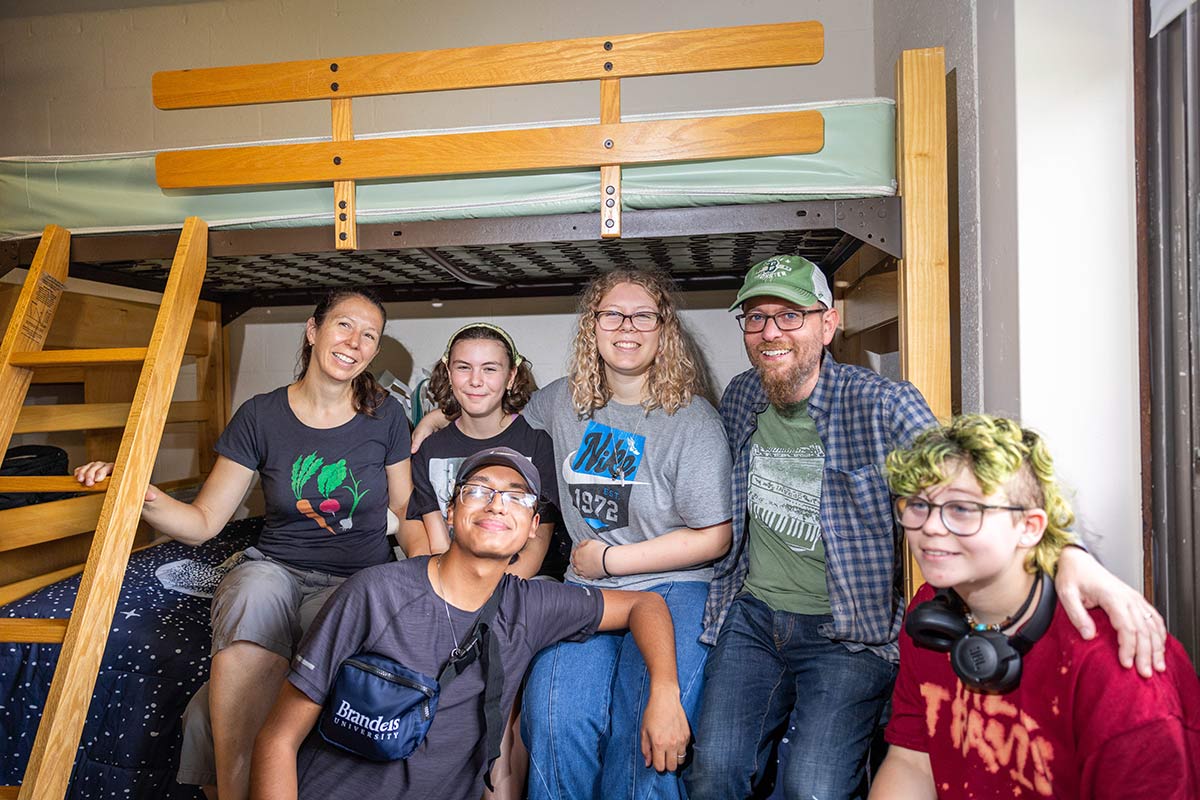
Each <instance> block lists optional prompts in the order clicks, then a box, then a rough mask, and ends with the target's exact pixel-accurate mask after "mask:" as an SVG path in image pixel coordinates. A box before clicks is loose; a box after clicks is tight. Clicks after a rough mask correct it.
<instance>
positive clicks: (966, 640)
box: [904, 572, 1058, 694]
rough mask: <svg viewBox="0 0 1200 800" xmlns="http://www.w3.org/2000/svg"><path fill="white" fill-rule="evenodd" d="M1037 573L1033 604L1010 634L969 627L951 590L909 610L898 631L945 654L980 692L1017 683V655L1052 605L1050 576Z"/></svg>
mask: <svg viewBox="0 0 1200 800" xmlns="http://www.w3.org/2000/svg"><path fill="white" fill-rule="evenodd" d="M1039 574H1040V575H1041V581H1040V584H1041V596H1040V597H1039V598H1038V602H1037V607H1036V608H1034V610H1033V616H1031V617H1030V618H1029V621H1028V622H1026V623H1025V624H1024V625H1022V626H1021V627H1020V628H1019V629H1018V630H1017V632H1016V633H1014V634H1013V635H1012V636H1008V635H1007V634H1005V633H1004V632H1003V631H994V630H975V629H974V628H972V626H971V625H969V624H968V623H967V620H966V613H967V607H966V604H965V603H964V602H963V600H962V598H961V597H959V596H958V593H957V592H955V591H954V590H953V589H939V590H938V591H937V594H935V595H934V596H933V599H931V600H928V601H926V602H924V603H921V604H920V605H919V606H917V607H916V608H914V609H913V610H912V611H910V612H909V614H908V619H907V620H906V621H905V623H904V630H905V631H907V632H908V635H909V636H911V637H912V640H913V642H915V643H916V644H917V646H918V647H924V648H926V649H928V650H936V651H938V652H939V653H949V654H950V664H951V666H953V667H954V674H955V675H957V676H958V677H959V679H960V680H962V682H963V684H964V685H965V686H966V687H967V688H968V689H971V690H972V691H975V692H983V693H985V694H1004V693H1005V692H1011V691H1012V690H1013V689H1016V688H1017V686H1018V685H1019V684H1020V683H1021V656H1023V655H1025V654H1026V653H1028V652H1029V649H1030V648H1031V647H1033V645H1034V643H1035V642H1037V640H1038V639H1040V638H1042V636H1043V635H1044V634H1045V633H1046V630H1047V629H1048V628H1049V627H1050V622H1051V620H1053V619H1054V609H1055V606H1057V605H1058V595H1057V594H1056V593H1055V591H1054V580H1053V579H1052V578H1051V577H1050V576H1049V575H1047V574H1046V573H1044V572H1042V573H1039ZM1036 585H1037V584H1035V587H1036ZM1032 596H1033V595H1032V594H1031V595H1030V597H1031V598H1032ZM1023 613H1024V611H1023V610H1022V611H1021V612H1018V614H1017V616H1020V615H1021V614H1023Z"/></svg>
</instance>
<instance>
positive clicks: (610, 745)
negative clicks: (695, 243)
mask: <svg viewBox="0 0 1200 800" xmlns="http://www.w3.org/2000/svg"><path fill="white" fill-rule="evenodd" d="M700 387H701V378H700V372H699V368H698V365H697V363H696V361H695V360H694V359H693V357H692V356H691V354H690V352H689V348H688V346H687V343H686V340H685V337H684V333H683V329H682V326H681V324H680V320H679V317H678V314H677V303H676V298H675V296H674V291H673V287H672V285H671V282H670V279H669V278H668V277H667V276H666V275H664V274H662V273H657V272H643V271H633V270H618V271H615V272H610V273H606V274H604V275H602V276H600V277H599V278H597V279H595V280H593V281H592V283H591V284H589V286H588V287H587V288H586V289H585V290H584V292H583V295H582V297H581V299H580V314H579V326H578V330H577V333H576V335H575V343H574V348H573V352H572V356H571V366H570V370H569V376H568V377H567V378H563V379H561V380H558V381H556V382H554V383H552V384H550V385H549V386H547V387H545V388H544V389H542V390H540V391H538V392H537V393H536V394H535V395H534V396H533V399H532V400H531V401H530V402H529V405H527V406H526V407H525V411H524V414H525V417H526V419H527V420H528V421H529V423H530V424H531V425H532V426H533V427H535V428H543V429H545V430H547V431H549V432H550V436H551V438H552V439H553V441H554V455H555V461H556V463H558V464H560V465H561V467H560V468H561V470H562V472H561V480H560V482H559V495H560V498H561V503H560V505H561V508H562V513H563V517H564V519H565V522H566V526H567V530H568V531H569V533H570V535H571V539H572V540H573V542H574V549H573V552H572V557H571V568H570V569H569V570H568V572H567V576H566V579H567V581H569V582H574V583H581V584H587V585H592V586H598V587H600V588H604V589H609V588H612V589H642V590H647V591H654V592H657V593H659V594H661V595H662V596H663V597H664V598H665V599H666V601H667V605H668V606H669V608H670V610H671V616H672V618H673V620H674V623H675V650H676V660H677V667H678V671H679V686H680V693H681V701H682V704H683V708H684V710H685V711H686V713H687V715H688V718H689V720H694V719H695V714H696V712H697V709H698V705H699V701H700V693H701V692H700V690H701V684H702V680H703V674H704V663H705V659H706V658H707V651H708V647H707V645H703V644H701V643H700V641H699V636H700V632H701V630H702V626H701V618H702V616H703V611H704V601H705V597H706V596H707V593H708V583H709V581H710V580H711V578H712V562H713V561H714V560H715V559H717V558H719V557H720V556H722V555H724V553H725V552H726V550H728V548H729V542H730V536H731V528H730V517H731V510H730V507H731V504H730V456H729V449H728V445H727V444H726V441H725V435H724V431H723V429H722V427H721V420H720V417H719V416H718V415H717V412H716V411H715V410H714V409H713V407H712V406H711V405H710V404H709V403H708V402H707V401H706V400H704V399H703V398H702V397H700V396H699V392H700ZM648 691H649V685H648V683H647V679H646V667H645V664H644V662H643V661H642V658H641V656H640V655H639V653H638V650H637V648H636V646H635V645H634V643H633V641H632V640H631V639H630V637H629V636H628V635H627V634H626V635H617V634H604V635H599V636H595V637H593V638H592V639H590V640H589V641H587V642H582V643H575V642H564V643H561V644H558V645H555V646H554V647H551V648H549V649H547V650H545V651H543V652H542V653H541V654H539V655H538V657H537V658H536V659H535V660H534V664H533V667H532V668H531V670H530V674H529V680H528V683H527V685H526V688H525V699H524V710H523V720H522V733H523V735H524V739H525V744H526V746H527V747H528V748H529V751H530V758H531V769H530V773H529V798H530V800H549V798H586V797H628V796H635V797H639V798H640V797H652V798H679V797H683V796H684V790H683V785H682V782H681V781H679V779H678V778H677V777H676V774H675V773H672V772H667V773H663V774H659V773H657V772H655V771H654V770H653V769H651V768H648V767H646V766H645V764H644V763H643V761H642V758H641V757H640V754H639V743H638V741H637V737H638V723H637V717H638V712H639V709H641V708H642V707H644V705H645V693H647V692H648ZM597 754H599V759H597V757H596V756H597ZM631 789H632V792H631Z"/></svg>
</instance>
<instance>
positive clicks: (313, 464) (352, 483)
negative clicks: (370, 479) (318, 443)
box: [292, 452, 370, 534]
mask: <svg viewBox="0 0 1200 800" xmlns="http://www.w3.org/2000/svg"><path fill="white" fill-rule="evenodd" d="M313 475H316V476H317V491H318V492H319V493H320V495H321V497H323V498H325V499H324V500H322V501H321V503H320V505H318V506H317V509H318V511H313V507H312V503H311V502H309V501H308V500H307V499H305V498H304V497H303V494H304V488H305V485H306V484H307V483H308V482H309V481H310V480H312V476H313ZM347 476H348V477H349V481H347ZM338 490H344V491H346V492H347V493H349V495H350V497H351V499H352V500H353V502H352V504H351V505H350V510H349V511H348V512H347V513H346V516H345V517H343V518H342V519H340V520H338V530H341V531H348V530H351V529H353V528H354V511H355V509H357V508H358V504H359V502H360V501H361V500H362V499H363V496H364V495H366V494H367V492H369V491H370V489H363V490H362V491H359V482H358V481H356V480H355V479H354V473H353V472H351V471H350V469H349V467H347V466H346V459H344V458H340V459H338V460H337V461H335V462H333V463H332V464H326V463H325V460H324V459H323V458H321V456H319V455H317V453H316V452H312V453H309V454H308V455H306V456H300V457H299V458H297V459H296V463H294V464H292V494H294V495H296V510H298V511H299V512H300V513H301V514H303V515H304V516H306V517H308V518H309V519H311V520H313V521H314V522H316V523H317V524H318V525H320V526H321V527H322V528H324V529H325V530H327V531H329V532H330V533H332V534H337V532H338V531H336V530H334V529H333V528H332V527H330V525H329V523H328V522H326V521H325V517H324V516H323V515H324V514H329V515H330V517H331V518H334V519H336V517H337V514H338V512H339V511H341V510H342V503H341V502H340V501H339V500H338V499H337V498H336V497H332V495H333V493H334V492H336V491H338Z"/></svg>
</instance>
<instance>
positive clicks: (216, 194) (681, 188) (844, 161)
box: [0, 99, 896, 239]
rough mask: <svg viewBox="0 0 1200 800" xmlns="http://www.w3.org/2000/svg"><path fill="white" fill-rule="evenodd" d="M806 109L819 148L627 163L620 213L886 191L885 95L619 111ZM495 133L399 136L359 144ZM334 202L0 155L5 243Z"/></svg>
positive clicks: (477, 205)
mask: <svg viewBox="0 0 1200 800" xmlns="http://www.w3.org/2000/svg"><path fill="white" fill-rule="evenodd" d="M810 109H816V110H819V111H821V112H822V114H823V115H824V117H825V145H824V148H823V149H822V150H820V151H818V152H816V153H811V154H805V155H793V156H770V157H764V158H747V159H727V160H719V161H704V162H681V163H670V164H657V165H648V166H634V167H627V168H625V169H624V170H623V171H622V204H623V207H624V208H625V209H627V210H635V211H636V210H644V209H658V208H683V207H695V206H712V205H726V204H746V203H769V202H783V201H796V200H817V199H821V200H823V199H840V198H848V197H879V196H886V195H892V194H895V191H896V176H895V104H894V102H893V101H891V100H887V99H868V100H842V101H837V102H829V103H812V104H803V105H790V106H765V107H755V108H742V109H722V110H720V111H703V112H695V113H691V114H681V113H673V114H646V115H628V116H626V117H625V120H626V121H638V120H650V119H658V118H664V117H676V118H678V117H702V116H713V115H717V114H730V113H764V112H773V111H799V110H810ZM595 122H597V120H595V119H591V120H562V121H559V122H554V123H546V124H547V125H579V124H589V123H595ZM494 129H495V128H459V129H455V130H453V131H447V130H424V131H406V132H402V133H390V134H378V135H377V136H364V137H361V138H380V137H383V136H418V135H429V134H441V133H452V132H463V133H465V132H475V131H481V130H494ZM292 141H296V140H292ZM308 141H315V140H308ZM356 202H357V208H358V221H359V222H361V223H371V222H381V223H392V222H409V221H415V220H443V219H477V218H490V217H517V216H528V215H534V214H570V213H587V212H596V211H599V203H600V192H599V173H598V170H586V169H585V170H570V171H560V172H536V173H520V174H495V175H483V176H463V177H454V178H440V179H433V180H428V179H420V180H415V179H414V180H399V181H388V182H360V183H359V184H358V190H357V196H356ZM333 205H334V201H333V188H332V186H293V187H286V188H272V189H262V188H255V189H245V190H216V191H214V190H195V191H180V190H171V191H164V190H162V189H160V188H159V187H158V186H157V184H156V183H155V180H154V154H153V153H123V154H110V155H98V156H70V157H67V156H64V157H36V158H34V157H29V158H4V159H0V238H3V239H12V238H22V237H27V236H36V235H40V233H41V231H42V229H43V228H44V227H45V226H46V225H47V224H49V223H55V224H58V225H62V226H63V227H66V228H68V229H70V230H71V231H72V232H74V233H117V232H130V231H148V230H170V229H175V228H179V227H180V226H181V225H182V222H183V219H184V218H185V217H187V216H192V215H195V216H199V217H201V218H202V219H204V220H205V221H206V222H208V223H209V225H210V227H212V228H226V227H228V228H258V227H300V226H310V225H320V224H332V222H333Z"/></svg>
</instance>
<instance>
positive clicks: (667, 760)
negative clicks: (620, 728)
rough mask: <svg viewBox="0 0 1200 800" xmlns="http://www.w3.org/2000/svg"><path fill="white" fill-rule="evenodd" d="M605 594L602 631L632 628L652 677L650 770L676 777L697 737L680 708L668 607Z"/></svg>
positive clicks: (646, 753) (646, 719) (646, 720)
mask: <svg viewBox="0 0 1200 800" xmlns="http://www.w3.org/2000/svg"><path fill="white" fill-rule="evenodd" d="M601 594H602V595H603V597H604V616H603V617H601V619H600V628H599V629H600V630H602V631H614V630H622V629H624V628H628V629H629V632H630V633H632V634H633V641H634V642H635V643H636V644H637V646H638V650H639V651H641V653H642V658H643V659H644V660H645V662H646V670H647V671H648V672H649V673H650V698H649V699H648V700H647V701H646V711H645V714H643V715H642V757H643V758H644V759H645V760H646V766H647V767H651V766H652V767H654V769H656V770H658V771H659V772H663V771H674V770H675V769H677V768H678V767H679V765H680V763H681V762H682V761H683V759H682V756H683V755H684V754H686V752H687V745H688V741H689V740H690V739H691V738H692V734H691V729H690V728H689V727H688V721H687V715H686V714H684V712H683V706H682V705H680V702H679V676H678V674H677V673H676V671H675V626H674V625H673V624H672V623H671V612H670V611H668V610H667V604H666V602H665V601H664V600H663V599H662V598H661V597H660V596H658V595H657V594H654V593H653V592H615V591H608V590H605V591H603V592H601Z"/></svg>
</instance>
